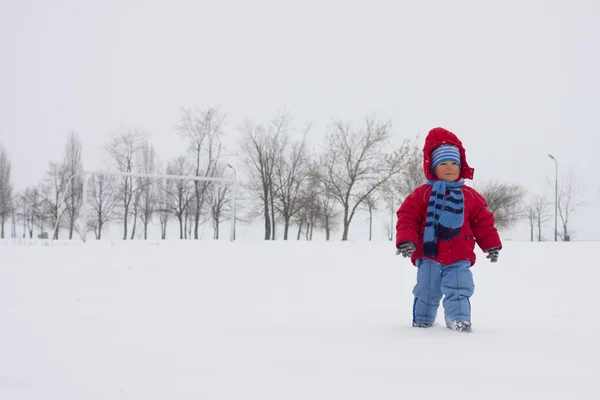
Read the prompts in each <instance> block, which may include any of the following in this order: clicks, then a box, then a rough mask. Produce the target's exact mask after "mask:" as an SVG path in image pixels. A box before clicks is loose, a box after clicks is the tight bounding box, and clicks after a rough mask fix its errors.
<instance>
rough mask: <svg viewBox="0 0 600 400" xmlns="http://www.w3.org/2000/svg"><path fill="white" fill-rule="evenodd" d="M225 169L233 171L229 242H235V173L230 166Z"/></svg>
mask: <svg viewBox="0 0 600 400" xmlns="http://www.w3.org/2000/svg"><path fill="white" fill-rule="evenodd" d="M227 167H229V168H231V169H232V170H233V188H232V190H231V191H232V193H231V194H232V196H231V197H232V203H231V241H232V242H233V241H234V240H235V197H236V191H237V171H236V170H235V168H233V166H231V164H227Z"/></svg>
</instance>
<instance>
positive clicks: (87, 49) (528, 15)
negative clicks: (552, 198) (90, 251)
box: [0, 0, 600, 239]
mask: <svg viewBox="0 0 600 400" xmlns="http://www.w3.org/2000/svg"><path fill="white" fill-rule="evenodd" d="M599 21H600V2H599V1H595V0H563V1H556V0H509V1H493V2H491V1H476V0H472V1H464V0H462V1H461V0H457V1H445V0H439V1H416V0H412V1H379V0H369V1H361V2H358V1H329V0H318V1H312V0H303V1H283V0H279V1H276V0H253V1H241V0H239V1H227V0H220V1H199V0H196V1H193V0H169V1H156V0H154V1H152V0H146V1H142V0H138V1H131V0H129V1H128V0H119V1H116V0H114V1H113V0H105V1H91V0H62V1H61V0H1V1H0V50H1V62H0V143H2V144H3V145H4V147H5V148H6V149H7V150H8V152H9V153H10V155H11V158H12V163H13V178H14V181H15V186H16V187H17V189H22V188H24V187H26V186H28V185H33V184H35V183H36V182H37V181H39V180H40V179H41V178H42V177H43V175H44V173H45V171H46V169H47V164H48V162H49V161H50V160H56V161H58V160H60V158H61V156H62V152H63V147H64V143H65V140H66V136H67V133H68V132H69V131H71V130H74V131H77V132H78V133H79V134H80V137H81V140H82V142H83V146H84V164H85V167H86V168H88V169H92V168H98V167H101V166H102V159H103V154H102V151H101V150H100V147H101V146H102V145H103V144H104V143H105V142H106V140H107V135H109V134H115V133H119V132H122V131H123V130H124V129H125V128H126V127H131V126H136V127H139V128H140V129H143V130H146V131H147V132H148V133H149V134H150V135H151V137H152V142H153V144H154V145H155V146H156V147H157V149H158V152H159V155H160V156H161V157H162V158H163V159H166V158H169V157H171V156H173V155H175V154H178V153H179V152H181V150H182V149H183V146H182V145H181V144H180V143H179V140H178V137H177V135H176V130H175V128H174V126H175V125H176V124H177V122H178V119H179V115H180V108H181V107H190V106H196V105H197V106H201V107H203V106H207V105H215V104H220V105H221V108H222V110H223V111H224V112H225V113H226V114H227V125H226V131H227V133H228V135H229V137H230V138H231V139H232V140H233V139H234V138H235V137H236V136H237V135H238V132H237V126H238V125H239V124H240V123H242V122H243V120H244V118H246V117H249V118H252V119H254V120H256V121H266V120H268V119H269V118H271V117H273V116H274V115H275V114H277V112H278V111H280V110H284V109H285V110H288V111H290V112H291V115H292V116H293V117H294V120H295V122H296V123H297V124H298V125H299V126H300V125H303V124H305V123H307V122H311V123H312V124H313V129H312V131H311V136H310V138H311V140H313V141H314V142H318V141H319V140H320V139H321V137H323V135H324V134H325V132H326V131H327V126H328V124H329V123H330V122H331V121H332V119H334V118H339V119H342V120H346V121H349V122H354V123H359V122H360V121H361V119H363V118H364V117H365V116H367V115H373V114H375V115H377V117H379V118H380V119H382V120H387V119H390V120H391V121H392V124H393V132H394V144H398V143H400V141H401V140H402V139H403V138H405V137H414V136H415V135H417V134H421V135H424V134H425V133H426V132H427V131H428V130H429V129H430V128H432V127H434V126H443V127H446V128H448V129H450V130H452V131H453V132H455V133H456V134H457V135H458V136H459V137H460V138H461V139H462V140H463V142H464V144H465V147H466V149H467V156H468V158H469V161H470V164H471V165H472V166H473V167H474V168H475V184H476V183H477V182H482V181H487V180H496V179H497V180H501V181H504V182H515V183H520V184H523V185H524V186H526V187H527V188H528V189H529V191H530V193H545V194H548V195H552V193H553V192H552V188H551V187H550V186H549V184H548V182H549V181H553V180H554V163H553V161H552V160H550V159H549V158H548V156H547V154H548V153H552V154H553V155H554V156H555V157H556V158H557V160H558V162H559V168H560V171H561V174H562V173H566V172H567V170H569V169H571V170H572V171H573V172H574V176H575V178H576V180H577V182H578V183H579V184H581V185H583V186H585V199H586V201H588V206H587V207H586V208H585V209H584V210H582V211H581V212H580V213H579V214H578V217H577V218H578V221H574V227H575V228H576V230H577V234H578V235H577V236H578V237H580V238H595V239H600V232H598V231H597V230H596V229H595V226H597V225H598V224H600V216H599V215H598V214H600V213H599V212H598V211H597V209H598V207H597V206H596V204H595V203H597V202H598V200H600V177H599V176H598V174H597V173H596V174H595V173H594V172H595V171H598V168H597V160H596V159H595V158H596V157H597V154H598V148H599V147H600V146H599V145H600V139H599V138H598V135H599V134H598V128H597V127H596V125H597V116H598V113H599V111H600V79H599V77H598V74H599V71H600V55H599V52H598V49H600V24H599V23H598V22H599ZM233 162H235V161H233ZM590 218H596V220H595V221H596V224H594V226H592V225H591V224H590V221H591V219H590Z"/></svg>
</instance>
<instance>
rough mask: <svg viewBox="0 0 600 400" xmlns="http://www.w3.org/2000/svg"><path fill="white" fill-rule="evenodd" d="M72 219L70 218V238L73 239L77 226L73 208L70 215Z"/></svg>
mask: <svg viewBox="0 0 600 400" xmlns="http://www.w3.org/2000/svg"><path fill="white" fill-rule="evenodd" d="M69 217H70V219H69V240H72V239H73V230H74V228H75V210H73V209H72V210H71V213H70V215H69Z"/></svg>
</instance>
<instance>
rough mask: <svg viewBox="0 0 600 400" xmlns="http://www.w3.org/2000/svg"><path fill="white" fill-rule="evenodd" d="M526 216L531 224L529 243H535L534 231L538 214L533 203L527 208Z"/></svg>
mask: <svg viewBox="0 0 600 400" xmlns="http://www.w3.org/2000/svg"><path fill="white" fill-rule="evenodd" d="M524 214H525V218H526V219H527V222H528V223H529V241H531V242H533V229H534V228H535V218H536V212H535V207H534V206H533V204H532V203H529V204H527V205H526V206H525V210H524Z"/></svg>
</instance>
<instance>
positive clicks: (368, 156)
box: [323, 118, 408, 240]
mask: <svg viewBox="0 0 600 400" xmlns="http://www.w3.org/2000/svg"><path fill="white" fill-rule="evenodd" d="M389 136H390V123H389V122H387V123H379V122H377V121H375V120H374V119H370V118H368V119H367V120H366V127H365V129H363V130H357V131H355V130H352V129H351V128H350V126H349V125H347V124H344V123H342V122H336V123H335V125H334V126H333V129H332V131H331V132H330V134H329V135H328V137H327V143H326V150H325V154H324V162H323V163H324V165H325V166H326V171H327V172H326V175H325V176H326V177H325V179H324V180H323V183H325V184H326V185H327V191H328V192H330V193H331V194H332V195H333V197H334V198H335V200H336V202H338V203H339V204H340V205H341V207H342V209H343V213H344V215H343V232H342V240H348V233H349V228H350V224H351V222H352V219H353V218H354V215H355V213H356V211H357V209H358V208H359V207H360V205H361V204H362V203H363V202H364V201H365V200H366V199H367V197H369V196H370V195H371V193H373V192H374V191H375V190H377V189H379V188H380V187H381V186H382V185H384V184H385V183H386V182H387V181H388V180H389V179H390V178H391V177H393V176H394V175H396V174H399V173H400V172H401V171H402V170H403V168H404V166H405V158H406V154H407V152H408V143H407V141H405V142H404V143H403V144H402V145H401V147H400V148H399V149H397V150H395V151H394V152H393V153H391V154H388V153H386V152H385V149H386V147H387V145H388V142H389Z"/></svg>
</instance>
